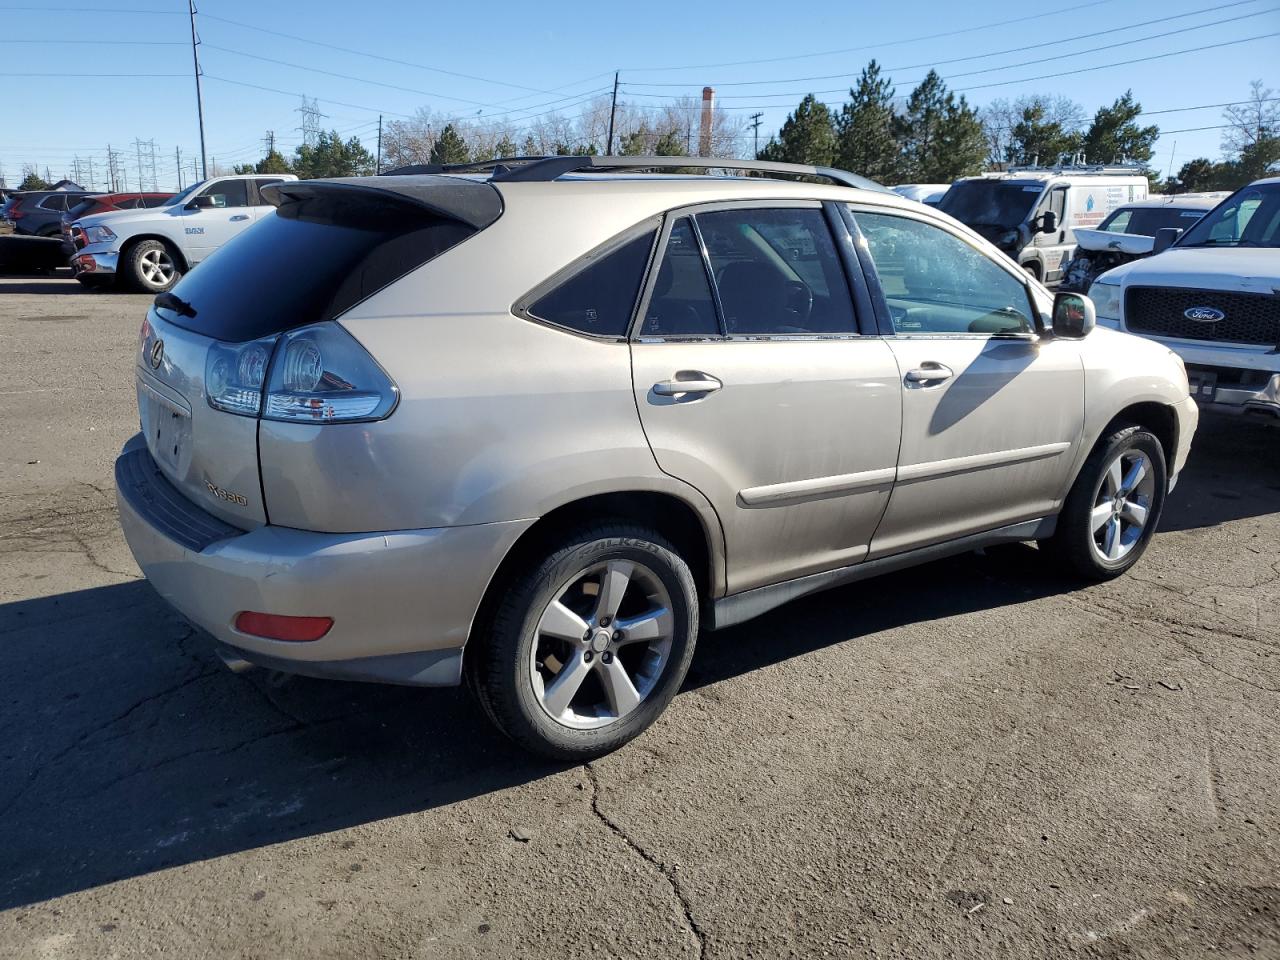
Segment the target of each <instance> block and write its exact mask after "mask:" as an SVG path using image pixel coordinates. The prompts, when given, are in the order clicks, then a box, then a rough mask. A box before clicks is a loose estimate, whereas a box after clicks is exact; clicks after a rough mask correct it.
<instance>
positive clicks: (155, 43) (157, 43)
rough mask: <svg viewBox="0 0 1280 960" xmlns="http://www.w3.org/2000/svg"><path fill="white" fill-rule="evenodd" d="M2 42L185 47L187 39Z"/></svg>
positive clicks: (58, 39)
mask: <svg viewBox="0 0 1280 960" xmlns="http://www.w3.org/2000/svg"><path fill="white" fill-rule="evenodd" d="M0 43H48V44H67V43H86V44H95V45H108V46H110V45H114V46H128V47H185V46H186V41H185V40H65V39H63V38H61V37H55V38H53V39H50V40H10V39H7V38H6V39H3V40H0Z"/></svg>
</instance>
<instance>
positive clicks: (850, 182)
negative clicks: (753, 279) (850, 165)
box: [383, 156, 889, 192]
mask: <svg viewBox="0 0 1280 960" xmlns="http://www.w3.org/2000/svg"><path fill="white" fill-rule="evenodd" d="M690 168H693V169H699V170H742V171H745V172H748V173H763V174H780V175H783V176H787V177H820V178H822V179H824V180H830V181H831V182H832V183H835V184H838V185H840V186H842V187H857V188H859V189H861V190H880V191H885V192H889V191H888V188H887V187H884V186H882V185H881V184H878V183H876V182H875V181H874V180H868V179H867V178H866V177H860V176H858V175H857V174H856V173H849V172H848V171H846V170H837V169H836V168H835V167H815V166H810V165H809V164H806V163H773V162H770V161H767V160H736V159H733V158H729V157H617V156H608V157H592V156H568V157H559V156H557V157H501V158H499V159H496V160H485V161H482V162H479V163H456V164H447V165H446V164H416V165H414V166H409V167H400V168H398V169H396V170H391V171H388V173H384V174H383V176H398V175H406V174H415V173H417V174H421V173H436V174H438V173H484V172H485V171H492V177H491V179H492V180H493V181H494V182H495V183H547V182H549V181H552V180H555V179H556V178H557V177H561V176H563V175H564V174H566V173H582V172H588V171H593V170H594V171H608V170H680V169H684V170H687V169H690Z"/></svg>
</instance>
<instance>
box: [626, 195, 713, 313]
mask: <svg viewBox="0 0 1280 960" xmlns="http://www.w3.org/2000/svg"><path fill="white" fill-rule="evenodd" d="M640 335H641V336H643V337H718V336H720V321H719V320H718V319H717V318H716V305H715V301H714V300H713V299H712V296H711V284H710V282H709V281H708V280H707V268H706V263H705V261H703V259H702V250H701V249H700V248H699V246H698V238H697V234H695V233H694V231H693V225H692V223H691V222H690V221H689V218H688V217H681V218H680V219H679V220H677V221H676V222H675V224H674V225H673V226H672V227H671V235H670V236H669V237H668V238H667V248H666V250H664V251H663V253H662V263H661V264H660V265H659V266H658V275H657V277H656V278H655V279H654V282H653V295H652V296H650V298H649V306H648V309H646V310H645V314H644V323H643V324H641V327H640Z"/></svg>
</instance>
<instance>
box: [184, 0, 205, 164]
mask: <svg viewBox="0 0 1280 960" xmlns="http://www.w3.org/2000/svg"><path fill="white" fill-rule="evenodd" d="M187 11H188V12H189V13H190V14H191V62H192V64H193V66H194V67H195V73H196V115H197V117H199V120H200V167H201V169H202V170H203V171H205V172H204V176H205V177H208V175H209V174H208V166H209V164H208V161H207V160H206V159H205V152H204V92H203V91H202V90H201V89H200V51H199V49H198V47H199V46H200V41H199V40H198V39H196V0H187Z"/></svg>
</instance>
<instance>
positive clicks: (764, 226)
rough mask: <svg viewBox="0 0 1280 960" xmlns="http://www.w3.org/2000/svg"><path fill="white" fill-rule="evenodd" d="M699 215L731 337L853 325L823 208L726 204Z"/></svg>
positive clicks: (848, 329)
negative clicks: (730, 207)
mask: <svg viewBox="0 0 1280 960" xmlns="http://www.w3.org/2000/svg"><path fill="white" fill-rule="evenodd" d="M697 219H698V229H699V230H701V231H702V237H703V241H704V242H705V243H706V245H707V255H708V257H709V259H710V263H711V271H712V273H713V275H714V276H715V280H716V289H717V291H718V293H719V294H720V306H721V308H722V309H723V311H724V322H725V329H726V332H727V333H728V334H729V335H730V336H770V335H787V334H814V333H816V334H848V333H855V332H856V331H857V325H856V324H855V322H854V316H853V301H852V299H851V298H850V296H849V286H848V283H847V282H846V281H845V276H844V267H843V266H842V264H841V263H840V255H839V254H838V253H837V251H836V246H835V242H834V241H833V240H832V238H831V230H830V228H829V227H828V226H827V221H826V217H825V216H824V215H823V213H822V211H821V210H819V209H814V208H783V209H774V210H769V209H744V210H723V211H718V212H715V213H701V214H698V218H697Z"/></svg>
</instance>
